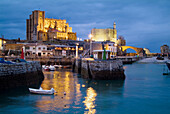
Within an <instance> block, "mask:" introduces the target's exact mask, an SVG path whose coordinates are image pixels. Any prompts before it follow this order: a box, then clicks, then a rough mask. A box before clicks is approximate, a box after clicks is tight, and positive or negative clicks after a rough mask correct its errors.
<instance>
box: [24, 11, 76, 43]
mask: <svg viewBox="0 0 170 114" xmlns="http://www.w3.org/2000/svg"><path fill="white" fill-rule="evenodd" d="M26 27H27V31H26V34H27V40H31V41H36V40H37V41H53V40H76V39H77V36H76V33H74V32H72V27H69V24H68V23H66V20H61V19H51V18H45V11H40V10H35V11H32V14H31V15H30V16H29V19H27V25H26Z"/></svg>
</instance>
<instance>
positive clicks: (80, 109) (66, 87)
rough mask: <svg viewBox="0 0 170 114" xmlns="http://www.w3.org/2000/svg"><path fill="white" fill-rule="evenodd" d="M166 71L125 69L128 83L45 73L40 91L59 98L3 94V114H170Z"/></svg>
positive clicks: (140, 66)
mask: <svg viewBox="0 0 170 114" xmlns="http://www.w3.org/2000/svg"><path fill="white" fill-rule="evenodd" d="M163 67H164V65H163V64H137V63H135V64H132V65H125V66H124V69H125V74H126V79H125V81H104V80H86V79H82V78H80V76H78V75H77V74H75V73H72V72H71V70H70V69H67V70H63V69H58V70H57V71H55V72H44V75H45V80H44V81H43V82H42V84H41V87H42V88H43V89H50V88H52V87H53V88H54V89H55V90H56V91H57V94H55V95H36V94H30V93H29V92H28V91H22V92H19V91H16V92H15V91H13V92H9V93H6V94H1V95H0V113H2V114H3V113H4V114H5V113H7V114H8V113H16V114H18V113H24V114H26V113H28V114H30V113H35V114H38V113H57V114H59V113H80V114H83V113H87V114H94V113H98V114H104V113H106V114H111V113H114V114H123V113H124V114H150V113H152V114H170V100H169V98H170V76H163V75H162V73H163ZM64 92H66V95H64Z"/></svg>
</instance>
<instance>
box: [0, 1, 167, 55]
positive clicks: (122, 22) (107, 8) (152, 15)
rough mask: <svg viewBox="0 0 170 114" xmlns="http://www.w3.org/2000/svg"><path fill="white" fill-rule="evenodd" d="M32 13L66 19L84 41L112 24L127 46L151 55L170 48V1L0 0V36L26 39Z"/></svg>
mask: <svg viewBox="0 0 170 114" xmlns="http://www.w3.org/2000/svg"><path fill="white" fill-rule="evenodd" d="M33 10H43V11H46V13H45V14H46V17H47V18H56V19H66V20H67V22H68V23H69V25H70V26H71V27H72V28H73V32H77V37H80V38H83V39H86V38H88V34H90V32H91V29H92V28H94V27H95V28H108V27H112V25H113V22H114V21H115V22H116V24H117V32H118V35H122V36H124V38H125V39H126V42H127V45H130V46H136V47H141V48H149V49H150V50H151V52H160V46H162V45H164V44H167V45H169V46H170V0H1V2H0V37H1V35H4V37H5V38H7V39H16V38H18V37H20V38H21V39H26V19H28V18H29V15H30V14H31V13H32V11H33Z"/></svg>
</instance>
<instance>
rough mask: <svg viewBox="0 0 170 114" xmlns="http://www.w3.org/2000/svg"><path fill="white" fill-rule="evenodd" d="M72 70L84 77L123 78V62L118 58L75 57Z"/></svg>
mask: <svg viewBox="0 0 170 114" xmlns="http://www.w3.org/2000/svg"><path fill="white" fill-rule="evenodd" d="M73 71H74V72H77V73H79V74H81V76H82V78H85V79H101V80H124V79H125V74H124V69H123V63H122V61H119V60H88V59H76V60H75V62H74V64H73Z"/></svg>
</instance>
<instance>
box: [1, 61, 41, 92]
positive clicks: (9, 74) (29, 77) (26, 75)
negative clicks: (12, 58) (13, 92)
mask: <svg viewBox="0 0 170 114" xmlns="http://www.w3.org/2000/svg"><path fill="white" fill-rule="evenodd" d="M43 79H44V75H43V72H42V68H41V65H40V63H39V62H37V61H31V62H26V63H25V62H24V63H16V64H0V90H9V89H15V88H20V87H27V88H28V87H34V88H38V87H39V85H40V84H41V82H42V81H43Z"/></svg>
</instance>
